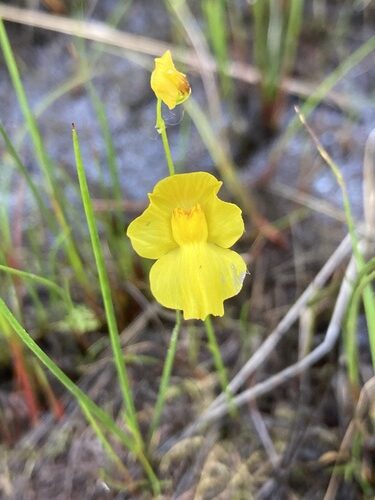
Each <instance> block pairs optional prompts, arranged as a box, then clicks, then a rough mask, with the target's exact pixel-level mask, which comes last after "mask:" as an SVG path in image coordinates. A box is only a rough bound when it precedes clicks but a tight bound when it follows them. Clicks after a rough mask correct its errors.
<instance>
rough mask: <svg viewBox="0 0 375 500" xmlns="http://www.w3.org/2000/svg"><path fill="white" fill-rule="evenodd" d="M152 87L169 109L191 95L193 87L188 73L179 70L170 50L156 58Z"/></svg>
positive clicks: (152, 74)
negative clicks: (191, 87)
mask: <svg viewBox="0 0 375 500" xmlns="http://www.w3.org/2000/svg"><path fill="white" fill-rule="evenodd" d="M151 88H152V90H153V91H154V92H155V94H156V97H158V98H159V99H161V100H162V101H163V102H164V104H166V105H167V106H168V108H169V109H173V108H174V107H175V106H176V105H177V104H181V103H182V102H184V101H186V99H187V98H188V97H189V95H190V92H191V89H190V85H189V82H188V80H187V78H186V75H184V74H183V73H181V72H180V71H177V69H176V68H175V65H174V64H173V60H172V55H171V53H170V51H169V50H167V51H166V52H165V53H164V54H163V55H162V56H161V57H157V58H156V59H155V69H154V71H153V72H152V73H151Z"/></svg>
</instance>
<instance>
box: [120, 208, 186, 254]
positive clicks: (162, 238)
mask: <svg viewBox="0 0 375 500" xmlns="http://www.w3.org/2000/svg"><path fill="white" fill-rule="evenodd" d="M170 218H171V215H170V213H169V212H166V211H165V210H161V209H160V208H159V207H158V206H156V205H154V204H153V203H151V204H150V205H149V207H148V208H146V210H145V211H144V212H143V214H142V215H140V216H139V217H137V218H136V219H134V220H133V222H131V223H130V224H129V227H128V230H127V232H126V234H127V236H128V237H129V238H130V240H131V243H132V245H133V248H134V250H135V251H136V252H137V253H138V255H140V256H141V257H145V258H147V259H158V258H159V257H161V256H162V255H165V254H166V253H167V252H170V251H171V250H173V249H174V248H176V247H177V243H176V242H175V240H174V239H173V236H172V228H171V221H170Z"/></svg>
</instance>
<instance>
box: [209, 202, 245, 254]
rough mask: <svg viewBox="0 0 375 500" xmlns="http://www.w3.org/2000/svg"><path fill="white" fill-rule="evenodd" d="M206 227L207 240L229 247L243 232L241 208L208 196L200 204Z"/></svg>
mask: <svg viewBox="0 0 375 500" xmlns="http://www.w3.org/2000/svg"><path fill="white" fill-rule="evenodd" d="M202 209H203V211H204V214H205V216H206V220H207V227H208V241H209V242H210V243H215V245H218V246H219V247H223V248H230V247H231V246H232V245H234V244H235V242H236V241H237V240H238V239H240V238H241V236H242V235H243V232H244V223H243V219H242V215H241V214H242V210H241V209H240V208H239V207H238V206H237V205H234V204H233V203H228V202H226V201H222V200H220V199H219V198H217V196H216V195H215V196H212V197H210V198H209V199H208V200H207V201H206V203H204V204H202Z"/></svg>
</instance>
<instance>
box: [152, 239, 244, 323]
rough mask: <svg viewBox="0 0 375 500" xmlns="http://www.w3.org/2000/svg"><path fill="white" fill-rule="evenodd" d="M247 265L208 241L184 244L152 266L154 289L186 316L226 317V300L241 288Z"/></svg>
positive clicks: (231, 252) (234, 254)
mask: <svg viewBox="0 0 375 500" xmlns="http://www.w3.org/2000/svg"><path fill="white" fill-rule="evenodd" d="M245 274H246V264H245V262H244V260H243V259H242V257H241V256H240V255H239V254H237V253H236V252H233V251H232V250H228V249H225V248H220V247H218V246H216V245H212V244H208V243H197V244H190V245H183V246H182V247H180V248H177V249H175V250H172V251H171V252H169V253H168V254H166V255H164V256H163V257H161V258H160V259H159V260H158V261H157V262H155V264H154V265H153V266H152V268H151V272H150V284H151V292H152V293H153V295H154V297H155V298H156V300H157V301H158V302H160V304H162V305H163V306H165V307H169V308H171V309H180V310H182V311H183V313H184V318H185V319H201V320H204V319H205V318H206V317H207V316H208V315H209V314H212V315H214V316H223V314H224V306H223V301H224V300H225V299H228V298H230V297H233V296H234V295H236V294H237V293H238V292H239V291H240V290H241V288H242V283H243V279H244V277H245Z"/></svg>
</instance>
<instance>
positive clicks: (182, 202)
mask: <svg viewBox="0 0 375 500" xmlns="http://www.w3.org/2000/svg"><path fill="white" fill-rule="evenodd" d="M221 185H222V182H220V181H218V180H217V179H216V177H214V176H213V175H211V174H209V173H208V172H191V173H188V174H176V175H171V176H169V177H166V178H165V179H162V180H161V181H159V182H158V183H157V184H156V186H155V188H154V191H153V192H152V194H151V195H150V200H151V202H152V203H154V204H155V205H158V206H159V207H160V209H164V210H168V211H169V213H170V214H171V213H172V210H173V209H174V208H182V209H183V210H190V209H191V208H193V207H194V206H195V205H197V204H198V203H199V204H200V205H201V206H202V207H203V204H204V202H205V201H206V200H207V199H208V198H210V197H211V196H213V195H216V194H217V192H218V191H219V189H220V187H221Z"/></svg>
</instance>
